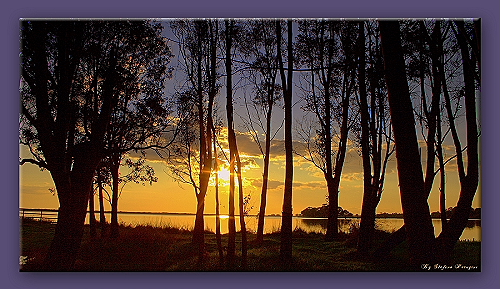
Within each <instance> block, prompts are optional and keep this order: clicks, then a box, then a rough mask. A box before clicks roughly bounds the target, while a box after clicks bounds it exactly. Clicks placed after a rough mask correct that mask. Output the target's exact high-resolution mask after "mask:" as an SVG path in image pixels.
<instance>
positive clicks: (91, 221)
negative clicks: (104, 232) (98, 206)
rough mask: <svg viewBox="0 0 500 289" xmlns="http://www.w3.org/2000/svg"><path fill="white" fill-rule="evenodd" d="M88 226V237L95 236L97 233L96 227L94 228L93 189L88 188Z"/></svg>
mask: <svg viewBox="0 0 500 289" xmlns="http://www.w3.org/2000/svg"><path fill="white" fill-rule="evenodd" d="M89 227H90V237H91V238H95V237H96V233H97V228H96V219H95V208H94V190H90V197H89Z"/></svg>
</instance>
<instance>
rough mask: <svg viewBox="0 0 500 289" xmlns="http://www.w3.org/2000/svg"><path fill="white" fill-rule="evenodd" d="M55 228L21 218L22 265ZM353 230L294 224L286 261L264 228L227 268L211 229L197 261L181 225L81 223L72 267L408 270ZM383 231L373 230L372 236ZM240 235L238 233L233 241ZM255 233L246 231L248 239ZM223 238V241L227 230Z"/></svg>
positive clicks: (467, 246)
mask: <svg viewBox="0 0 500 289" xmlns="http://www.w3.org/2000/svg"><path fill="white" fill-rule="evenodd" d="M54 230H55V224H53V223H49V222H40V221H35V220H32V219H22V220H21V258H20V265H21V268H20V270H21V271H45V269H44V268H43V266H42V260H44V257H45V255H46V254H47V252H48V249H49V245H50V242H51V240H52V238H53V234H54ZM357 232H358V229H357V228H356V227H353V229H352V230H351V232H349V233H342V234H341V235H340V237H339V240H338V241H335V242H325V241H324V235H323V234H318V233H305V232H304V231H301V230H295V231H294V235H293V237H294V243H293V264H292V266H289V267H286V266H285V264H283V263H282V262H281V261H280V258H279V247H280V235H279V233H278V232H276V233H271V234H266V235H265V236H264V242H263V243H262V244H257V243H254V242H252V241H251V242H250V243H249V248H248V249H249V250H248V267H247V268H242V267H241V266H240V265H239V264H240V262H238V261H239V260H237V262H236V266H235V267H231V268H228V267H226V266H225V265H221V264H220V262H219V256H218V252H217V245H216V238H215V234H214V233H212V232H206V250H205V254H204V255H203V262H201V263H200V261H199V260H200V256H199V254H198V253H197V252H198V247H197V246H195V245H193V244H192V242H191V240H192V232H191V231H190V230H187V229H185V228H172V227H168V226H163V227H155V226H148V225H137V226H123V225H121V226H120V236H119V237H118V238H116V239H113V238H103V239H101V238H94V239H92V238H91V237H90V234H89V227H88V226H86V228H85V235H84V239H83V242H82V246H81V248H80V251H79V254H78V257H77V262H76V265H75V271H411V268H410V267H409V265H408V258H409V255H408V248H407V245H406V244H405V243H403V244H401V245H400V246H399V247H398V248H396V249H395V250H394V251H393V252H392V254H391V255H390V256H387V257H386V258H378V259H372V258H370V257H367V256H366V255H363V256H360V255H358V254H357V253H356V236H357ZM388 234H389V233H386V232H382V231H377V236H376V242H378V243H379V242H381V241H383V240H384V239H385V238H386V237H387V236H388ZM240 237H241V236H240V235H239V234H238V239H237V242H238V245H240V243H239V241H240ZM254 239H255V236H254V235H253V234H250V235H249V240H254ZM222 241H223V244H227V235H224V236H223V238H222ZM480 250H481V243H480V242H459V243H458V244H457V246H456V247H455V252H454V257H453V264H452V265H450V266H454V265H455V264H463V265H466V266H473V267H477V268H462V271H479V270H480V255H481V252H480ZM469 269H471V270H469ZM438 270H439V269H438ZM444 270H446V268H445V269H444ZM444 270H443V271H444ZM453 271H457V270H456V269H453Z"/></svg>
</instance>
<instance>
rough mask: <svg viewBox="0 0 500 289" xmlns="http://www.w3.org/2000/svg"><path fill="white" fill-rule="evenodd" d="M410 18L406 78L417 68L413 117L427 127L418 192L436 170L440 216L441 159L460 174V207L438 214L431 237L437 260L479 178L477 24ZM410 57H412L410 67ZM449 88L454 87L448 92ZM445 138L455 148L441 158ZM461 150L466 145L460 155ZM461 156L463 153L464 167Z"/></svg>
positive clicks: (459, 225) (399, 235)
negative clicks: (439, 222)
mask: <svg viewBox="0 0 500 289" xmlns="http://www.w3.org/2000/svg"><path fill="white" fill-rule="evenodd" d="M410 24H413V26H411V25H408V24H407V25H406V27H407V28H408V26H409V27H410V28H412V27H413V28H414V31H415V32H416V33H408V34H409V35H412V36H415V35H419V36H420V37H418V38H417V40H414V42H413V43H414V44H413V47H412V46H411V42H409V44H410V45H407V47H408V48H409V49H407V51H408V52H411V53H413V54H416V55H417V56H416V57H413V59H411V58H410V62H409V65H408V67H407V71H409V76H410V80H411V76H412V74H411V73H412V71H416V72H417V73H415V74H414V75H415V76H416V78H420V84H419V85H420V87H422V88H421V91H420V94H421V97H420V107H421V108H420V109H415V111H416V112H419V111H420V112H421V114H420V115H417V119H418V120H420V121H421V123H424V125H422V127H424V126H425V128H426V129H427V134H426V135H424V137H423V138H424V139H425V141H426V149H427V158H426V162H427V164H426V169H425V178H424V196H425V199H426V200H427V198H428V197H429V194H430V192H431V188H432V183H433V180H434V176H435V175H436V174H437V172H440V177H441V182H440V207H441V211H442V212H441V213H442V218H443V219H444V218H445V216H446V211H445V209H444V207H445V202H444V197H445V195H444V194H445V186H444V183H445V165H446V164H447V163H449V162H450V161H452V160H456V163H457V172H458V176H459V180H460V188H461V192H460V196H459V200H458V203H457V208H458V207H460V210H457V209H455V210H454V214H453V215H452V217H451V219H450V220H449V221H447V220H443V221H444V222H443V229H442V231H441V233H440V234H439V236H438V237H437V242H434V241H432V246H434V250H435V251H434V252H433V254H434V255H435V256H436V258H437V259H438V261H440V262H446V261H449V259H450V258H451V252H452V250H453V247H454V245H455V243H456V242H457V240H458V239H459V237H460V235H461V234H462V232H463V230H464V228H465V223H466V221H467V219H468V217H469V212H470V210H471V207H472V201H473V199H474V196H475V193H476V191H477V187H478V182H479V180H478V179H479V157H478V142H479V129H478V125H477V119H476V118H477V111H476V97H477V94H478V92H479V89H480V74H479V67H480V60H479V56H480V54H479V50H478V49H477V47H479V42H478V37H477V36H476V33H477V29H479V25H478V24H477V22H476V23H475V22H474V21H436V20H434V21H428V22H427V23H426V22H423V21H416V22H414V23H410ZM424 24H428V25H424ZM428 27H430V29H429V28H428ZM465 27H467V28H465ZM429 30H430V31H431V32H429ZM403 31H405V30H403ZM406 38H407V39H408V38H409V37H406ZM410 40H411V38H410ZM419 42H420V43H419ZM415 43H416V44H417V45H415ZM458 51H459V53H457V52H458ZM415 52H416V53H415ZM412 60H413V63H416V65H413V67H412ZM424 75H425V76H426V77H428V78H429V79H430V86H431V94H430V101H426V99H427V97H426V95H425V91H424V88H423V87H424V85H423V84H422V83H423V80H422V79H423V78H424ZM452 93H454V95H453V96H452V95H451V94H452ZM429 102H430V105H429ZM415 106H417V105H415ZM464 108H465V110H464ZM460 117H464V118H465V123H466V126H465V127H466V133H465V137H466V141H467V146H465V147H462V144H461V140H460V139H461V134H460V133H459V130H458V129H457V120H458V119H459V118H460ZM446 127H447V128H446ZM443 130H444V133H443ZM446 138H451V142H452V143H453V146H454V148H455V150H454V152H453V153H452V155H451V156H449V157H448V158H447V159H445V156H446V155H445V154H446V151H445V150H444V149H443V143H444V142H445V141H446ZM396 146H397V140H396ZM434 147H435V148H434ZM464 151H466V156H465V155H464ZM436 157H437V159H438V170H437V171H435V165H434V164H435V160H434V159H435V158H436ZM464 159H467V172H466V169H465V161H464ZM448 171H449V170H448ZM407 173H408V172H407ZM403 210H404V207H403ZM408 230H409V228H408V224H407V223H406V221H405V225H404V226H403V227H402V228H401V229H400V230H398V231H396V232H395V233H394V234H393V235H392V236H391V237H390V238H389V241H388V242H387V243H386V244H384V245H383V246H382V248H381V250H379V253H387V252H388V251H389V250H390V249H392V248H393V247H394V246H395V245H397V244H399V243H400V242H402V241H403V240H404V239H405V238H408V239H411V238H412V237H411V236H409V232H408Z"/></svg>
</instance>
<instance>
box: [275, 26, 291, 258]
mask: <svg viewBox="0 0 500 289" xmlns="http://www.w3.org/2000/svg"><path fill="white" fill-rule="evenodd" d="M276 23H277V24H276V31H277V37H278V42H279V43H281V25H280V23H279V22H276ZM287 24H288V25H287V26H288V29H287V30H288V45H287V52H288V71H287V72H288V73H287V74H288V75H287V77H285V70H284V68H283V59H282V57H281V47H280V46H281V45H278V61H279V65H280V74H281V79H282V81H281V82H282V86H283V90H284V95H283V96H284V97H283V98H284V103H285V188H284V194H283V211H282V215H281V246H280V255H281V258H282V260H283V262H284V265H285V266H286V267H289V266H291V262H292V231H293V227H292V226H293V223H292V216H293V208H292V184H293V147H292V86H293V83H292V81H293V80H292V76H293V35H292V20H288V22H287ZM285 87H286V88H285Z"/></svg>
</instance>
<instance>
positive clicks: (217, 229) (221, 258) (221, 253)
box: [212, 128, 224, 265]
mask: <svg viewBox="0 0 500 289" xmlns="http://www.w3.org/2000/svg"><path fill="white" fill-rule="evenodd" d="M212 131H213V140H212V142H213V149H214V156H215V158H214V171H215V172H217V173H216V174H215V239H216V242H217V251H218V252H219V263H220V265H223V264H224V250H223V248H222V235H221V231H220V204H219V174H218V172H219V164H218V161H219V158H218V156H217V134H216V132H215V128H213V129H212Z"/></svg>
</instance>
